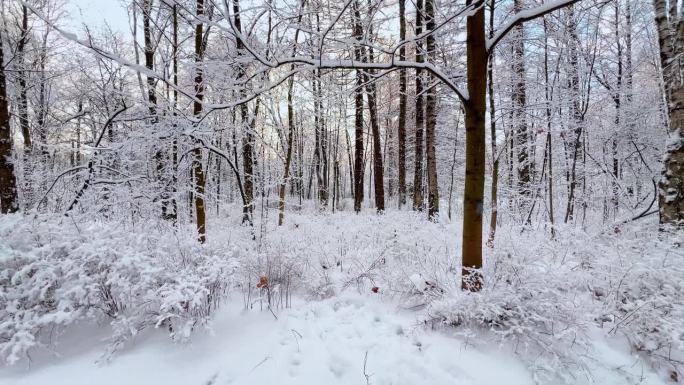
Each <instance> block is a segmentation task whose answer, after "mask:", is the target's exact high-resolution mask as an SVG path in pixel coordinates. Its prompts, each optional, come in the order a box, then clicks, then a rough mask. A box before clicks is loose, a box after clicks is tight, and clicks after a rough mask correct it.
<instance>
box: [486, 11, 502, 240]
mask: <svg viewBox="0 0 684 385" xmlns="http://www.w3.org/2000/svg"><path fill="white" fill-rule="evenodd" d="M495 5H496V0H490V3H489V6H490V10H489V37H490V38H492V37H493V36H494V9H495ZM487 79H488V84H489V86H488V88H489V140H490V142H491V144H490V146H491V153H492V186H491V193H490V201H491V203H490V204H491V206H492V207H491V214H490V217H489V238H488V239H487V245H489V247H493V246H494V239H495V237H496V223H497V219H498V208H499V206H498V193H499V156H498V152H497V145H496V109H495V105H494V51H492V52H490V54H489V62H488V66H487Z"/></svg>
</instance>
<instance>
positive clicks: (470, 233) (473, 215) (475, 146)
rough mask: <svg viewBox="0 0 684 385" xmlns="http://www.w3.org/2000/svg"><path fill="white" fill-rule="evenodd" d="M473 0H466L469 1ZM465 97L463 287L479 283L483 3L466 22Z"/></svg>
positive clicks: (484, 72)
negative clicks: (466, 89)
mask: <svg viewBox="0 0 684 385" xmlns="http://www.w3.org/2000/svg"><path fill="white" fill-rule="evenodd" d="M473 1H474V0H468V1H467V3H466V4H467V5H470V4H471V3H472V2H473ZM466 34H467V37H466V39H467V64H466V66H467V72H468V73H467V80H468V95H469V98H468V101H467V103H465V106H464V107H465V126H466V167H465V188H464V191H463V240H462V250H461V256H462V264H463V271H462V275H461V277H462V279H461V286H462V288H463V289H465V290H471V291H479V290H480V288H481V287H482V276H481V273H480V269H481V268H482V211H483V201H484V180H485V178H484V176H485V132H486V131H485V110H486V100H485V99H486V94H487V60H488V58H487V45H486V39H485V17H484V7H480V8H478V9H477V11H476V12H475V13H474V14H473V15H472V16H470V17H468V21H467V26H466Z"/></svg>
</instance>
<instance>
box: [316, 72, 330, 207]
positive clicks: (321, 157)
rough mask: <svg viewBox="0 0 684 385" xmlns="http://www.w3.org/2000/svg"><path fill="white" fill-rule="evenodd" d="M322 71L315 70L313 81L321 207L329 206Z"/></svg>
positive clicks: (317, 171) (317, 178)
mask: <svg viewBox="0 0 684 385" xmlns="http://www.w3.org/2000/svg"><path fill="white" fill-rule="evenodd" d="M321 87H322V85H321V72H320V70H318V71H315V74H314V81H313V92H314V126H315V131H316V132H315V138H314V139H315V149H314V162H315V165H316V182H317V184H318V200H319V202H320V204H321V207H327V206H328V186H327V175H326V169H327V167H328V165H327V163H328V162H327V146H326V138H325V130H324V128H323V125H324V124H323V117H322V115H321V114H322V113H323V105H322V104H323V103H322V98H323V96H322V90H321Z"/></svg>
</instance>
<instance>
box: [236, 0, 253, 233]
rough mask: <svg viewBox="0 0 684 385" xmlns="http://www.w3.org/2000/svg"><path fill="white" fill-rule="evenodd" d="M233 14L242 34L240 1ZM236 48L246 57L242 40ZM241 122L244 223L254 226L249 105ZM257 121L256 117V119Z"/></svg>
mask: <svg viewBox="0 0 684 385" xmlns="http://www.w3.org/2000/svg"><path fill="white" fill-rule="evenodd" d="M233 14H234V23H235V29H236V30H237V31H238V32H242V22H241V20H240V0H233ZM236 48H237V50H238V57H241V56H243V55H244V50H245V44H244V42H243V41H242V39H241V38H239V37H236ZM243 65H244V63H242V62H240V63H239V64H238V66H239V69H238V84H239V83H240V82H246V81H247V74H246V73H245V69H244V67H243ZM245 87H246V84H241V85H240V98H241V99H242V98H244V97H245V96H246V95H247V94H246V91H245ZM240 118H241V119H240V120H241V123H242V129H243V130H244V134H243V136H242V170H243V173H244V176H245V181H244V190H245V205H244V207H243V208H242V223H245V222H246V223H249V224H250V225H251V224H252V212H253V210H254V207H253V205H254V175H253V174H254V150H253V146H254V133H253V132H252V130H251V129H250V124H249V106H248V105H247V103H242V104H241V105H240ZM254 119H256V116H255V117H254Z"/></svg>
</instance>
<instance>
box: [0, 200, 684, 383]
mask: <svg viewBox="0 0 684 385" xmlns="http://www.w3.org/2000/svg"><path fill="white" fill-rule="evenodd" d="M233 211H235V212H239V210H237V209H235V210H233ZM287 214H288V215H287V216H286V225H285V226H283V227H277V226H276V225H275V220H276V219H277V216H274V217H272V218H270V219H267V220H266V221H267V222H266V223H265V224H264V226H263V227H262V226H261V223H259V222H257V223H256V224H255V228H254V229H252V228H250V227H246V226H239V221H240V216H239V215H234V216H228V217H227V219H223V220H221V221H219V220H212V221H210V222H209V226H208V230H209V234H208V239H209V241H208V243H207V244H206V245H203V246H199V245H197V244H196V243H195V241H194V239H192V237H191V234H192V231H191V228H187V229H186V228H180V229H179V232H178V233H177V234H175V235H172V234H169V233H168V232H169V231H172V230H169V229H166V230H165V229H164V228H162V227H159V226H157V225H151V224H150V223H147V222H142V223H137V224H120V225H119V226H118V227H116V226H114V225H112V224H106V223H92V222H89V219H88V218H84V217H73V218H70V219H69V220H65V219H64V217H61V216H60V217H56V218H54V219H49V218H43V219H41V220H37V219H33V218H30V217H22V216H20V215H16V216H6V217H5V218H3V219H2V220H1V221H0V256H3V257H4V259H3V258H0V267H2V266H8V267H9V269H6V270H5V271H4V272H3V273H2V274H0V279H5V280H7V279H9V278H12V279H14V280H15V281H13V282H16V285H17V286H16V287H14V288H13V289H12V290H10V291H5V292H0V305H2V303H3V302H1V301H7V302H4V303H5V304H7V307H6V308H5V309H2V307H1V306H0V314H3V313H2V312H3V311H4V312H6V313H5V314H7V312H10V314H16V313H18V312H19V311H21V312H23V313H22V314H25V315H26V317H35V318H34V319H35V320H36V321H35V322H37V323H28V322H27V321H26V319H24V320H20V319H18V318H8V319H3V322H0V332H2V333H9V334H5V335H9V336H12V334H11V333H12V331H13V330H16V333H15V335H13V336H12V337H13V338H14V340H13V341H14V342H10V343H9V344H7V345H6V346H7V348H8V349H18V350H17V351H16V352H15V353H14V354H12V352H4V354H6V355H8V356H9V357H10V358H11V357H12V356H17V357H21V360H19V361H18V362H16V363H15V364H14V365H11V360H10V361H9V362H7V363H6V364H0V365H4V366H0V384H2V385H5V384H12V385H14V384H17V385H21V384H26V385H42V384H47V383H49V384H51V385H67V384H68V385H78V384H88V385H90V384H94V383H96V384H103V385H108V384H112V385H120V384H133V385H136V384H145V385H148V384H157V383H159V384H165V385H175V384H178V385H181V384H182V385H187V384H254V383H263V384H304V385H306V384H332V385H336V384H364V383H369V384H374V385H378V384H407V385H410V384H422V383H429V384H457V385H469V384H478V385H482V384H484V385H486V384H492V385H499V384H510V385H519V384H560V383H563V382H564V383H568V384H573V385H574V384H605V385H622V384H637V383H642V384H652V385H659V384H665V383H667V382H666V381H667V378H668V376H669V374H670V373H671V372H670V371H669V370H671V369H670V364H669V363H668V361H667V360H663V359H662V356H659V355H662V354H664V353H666V352H668V351H667V349H668V347H669V348H671V351H670V352H671V353H672V354H673V358H675V359H679V358H680V357H679V356H678V354H681V351H680V350H679V349H680V347H681V344H680V342H681V337H680V336H681V333H682V330H683V328H682V317H680V316H681V315H682V314H683V313H682V309H683V308H684V307H683V306H682V299H681V298H682V296H681V294H680V292H681V291H680V290H679V288H680V287H681V282H680V281H681V279H682V278H683V277H684V276H682V275H680V274H679V272H680V271H681V269H682V265H683V264H682V262H680V261H682V258H681V252H680V250H677V249H675V248H672V246H671V243H672V241H673V240H672V239H670V240H668V239H667V237H663V239H658V238H656V237H652V236H649V234H652V233H653V232H654V227H653V226H651V225H650V224H645V225H633V226H631V227H627V226H625V227H623V228H622V229H621V230H620V231H619V232H616V231H609V232H600V231H598V230H597V229H593V230H591V233H588V232H585V231H582V230H572V229H571V228H570V227H566V228H563V227H561V226H559V227H558V228H557V239H556V240H555V241H553V242H550V241H549V240H548V234H545V233H544V231H543V230H534V231H527V232H524V233H521V232H520V231H519V229H517V228H514V227H512V226H510V225H507V226H504V227H502V228H501V229H500V232H499V233H498V234H497V237H498V238H497V246H496V249H495V250H487V256H486V258H487V259H486V262H487V264H486V266H485V267H486V269H485V277H486V281H485V287H484V290H483V291H482V292H481V293H479V294H467V293H463V292H461V291H460V282H459V280H458V275H457V270H456V269H455V268H454V266H458V264H459V261H458V258H457V250H458V249H459V247H458V244H457V243H458V237H457V236H454V234H457V233H459V231H460V230H459V223H458V222H459V221H455V222H456V223H452V222H449V221H448V220H447V219H445V218H443V219H442V220H441V221H440V222H438V223H432V222H428V221H426V220H425V219H424V218H423V217H422V215H421V214H419V213H412V212H396V211H389V212H387V213H386V214H385V215H382V216H377V215H375V214H374V213H372V212H370V211H369V212H366V213H362V214H361V215H356V214H353V213H348V212H339V213H336V214H334V215H332V214H317V213H315V212H303V213H294V212H288V213H287ZM259 220H260V219H259ZM71 221H74V223H79V225H78V227H76V226H73V225H72V222H71ZM115 227H116V228H115ZM226 229H229V230H230V231H226ZM256 229H259V232H258V234H255V233H254V230H256ZM183 234H189V235H188V236H187V238H186V237H185V236H183ZM173 237H178V239H176V241H175V242H174V241H171V239H172V238H173ZM252 237H255V238H256V239H253V238H252ZM101 256H106V258H105V259H103V260H102V261H101V262H104V261H105V260H106V261H107V264H106V265H103V266H106V267H107V269H108V270H106V271H99V270H79V269H78V268H77V266H79V264H85V265H88V264H90V263H92V261H95V260H98V258H101ZM81 261H85V262H81ZM188 262H190V264H194V267H193V268H189V267H188ZM24 264H25V265H24ZM221 264H224V265H225V266H224V267H221V268H220V269H218V268H217V267H220V266H222V265H221ZM22 266H41V269H42V275H41V274H36V275H33V276H30V274H25V273H24V271H25V270H26V269H29V267H22ZM47 266H50V269H47ZM233 266H234V268H233ZM140 269H143V270H144V272H145V273H144V275H140V272H139V271H140ZM2 271H3V270H2V269H0V272H2ZM93 274H95V275H93ZM29 276H30V277H29ZM3 277H4V278H3ZM99 277H102V278H101V279H107V280H109V281H110V282H111V283H112V284H113V285H112V286H111V295H112V296H113V300H114V301H115V303H117V304H122V305H123V306H122V307H121V308H120V310H119V311H120V313H118V314H117V315H116V316H115V317H114V318H112V317H111V316H109V317H108V316H103V315H102V314H101V312H100V313H98V308H99V307H102V306H107V304H108V303H109V302H104V303H102V304H100V302H98V301H102V300H101V299H100V297H98V296H97V293H98V291H97V288H96V287H94V286H92V285H91V284H89V283H88V282H90V281H92V280H93V279H100V278H99ZM261 277H267V280H268V287H267V288H266V289H264V288H261V289H257V288H256V287H255V286H256V284H257V283H258V282H260V280H261ZM29 278H31V279H30V280H29ZM38 279H43V280H44V282H45V283H44V285H48V284H49V286H50V287H53V285H54V287H56V288H57V290H55V291H54V292H52V291H50V290H48V291H46V290H45V289H44V287H43V286H36V284H34V280H38ZM40 282H43V281H40ZM79 282H85V283H88V284H87V285H84V286H79V284H78V283H79ZM217 282H218V283H220V284H221V285H226V291H225V293H228V294H223V293H224V291H223V290H217V291H214V292H213V294H211V295H210V296H209V298H212V300H218V301H219V302H220V303H219V304H218V305H213V306H208V307H207V302H206V301H207V300H208V299H207V298H208V297H207V290H210V289H211V288H213V287H214V285H215V284H216V283H217ZM0 283H2V281H0ZM114 283H116V285H114ZM19 285H25V287H26V290H22V289H21V288H22V287H24V286H19ZM45 287H47V286H45ZM222 287H223V286H222ZM373 288H378V292H377V293H374V292H373V290H372V289H373ZM79 290H80V292H79ZM269 297H270V298H271V299H272V305H273V308H272V309H271V310H272V311H271V310H270V309H269V308H268V305H267V302H266V301H267V298H269ZM289 297H292V299H291V300H288V298H289ZM283 298H284V299H283ZM27 300H30V301H32V302H30V303H31V304H33V305H32V307H31V308H27V307H26V306H25V303H26V302H25V301H27ZM47 300H50V301H52V300H54V303H55V304H56V306H55V307H54V308H50V307H49V306H46V305H45V304H46V301H47ZM88 303H90V304H95V305H96V306H94V307H90V308H87V307H86V308H84V307H83V306H84V304H88ZM245 304H251V308H250V309H245ZM17 309H19V310H17ZM75 309H81V310H79V311H74V310H75ZM86 309H87V310H86ZM195 312H196V313H195ZM13 322H14V323H13ZM170 325H171V326H173V332H171V333H170V332H169V330H168V328H169V326H170ZM41 331H42V332H41ZM169 337H171V338H169ZM24 349H29V350H28V354H29V356H28V357H29V358H30V359H27V358H26V353H25V352H24ZM649 354H651V356H649ZM364 366H365V369H364ZM366 376H368V377H366Z"/></svg>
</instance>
